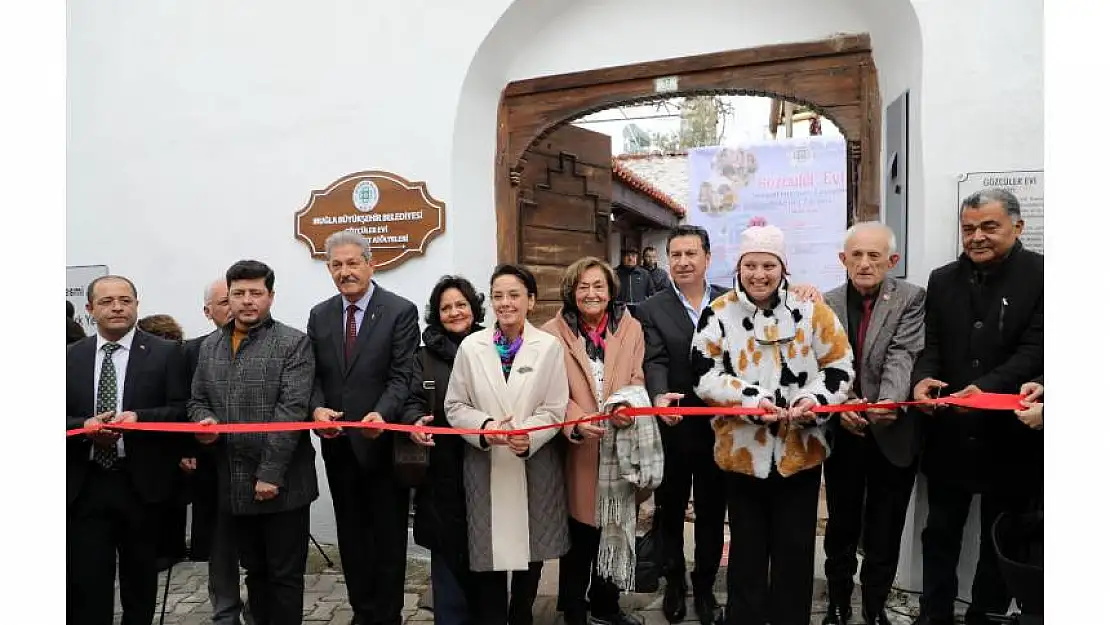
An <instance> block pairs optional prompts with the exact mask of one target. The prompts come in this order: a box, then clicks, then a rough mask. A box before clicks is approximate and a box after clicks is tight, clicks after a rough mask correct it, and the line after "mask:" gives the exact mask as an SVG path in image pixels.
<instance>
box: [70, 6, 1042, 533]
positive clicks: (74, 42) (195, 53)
mask: <svg viewBox="0 0 1110 625" xmlns="http://www.w3.org/2000/svg"><path fill="white" fill-rule="evenodd" d="M402 7H403V8H402ZM68 10H69V40H68V49H67V54H68V61H69V63H68V74H67V98H68V100H67V102H68V128H67V132H68V140H69V145H68V148H69V151H68V155H67V166H68V167H67V173H66V182H67V192H68V201H67V207H66V211H67V212H66V216H67V220H68V221H67V226H66V234H67V239H66V264H68V265H81V264H107V265H109V267H110V268H111V269H112V271H114V272H118V273H123V274H125V275H128V276H130V277H132V278H133V279H134V280H135V281H136V283H137V284H138V286H139V288H140V299H141V310H140V312H141V313H142V314H151V313H155V312H164V313H170V314H172V315H174V316H175V317H177V318H178V319H179V320H180V321H181V322H182V323H183V325H184V327H185V329H186V331H187V333H188V334H189V335H197V334H200V333H202V332H205V331H207V329H208V325H207V322H206V321H205V320H204V318H203V316H202V315H201V312H200V307H201V301H200V300H201V294H202V290H203V287H204V285H205V284H206V282H207V281H209V280H211V279H212V278H214V277H218V276H219V275H220V274H221V273H222V272H223V270H224V269H226V267H227V266H228V265H229V264H230V263H231V262H233V261H235V260H238V259H239V258H243V257H256V258H258V259H260V260H264V261H267V262H269V263H271V264H272V265H273V267H274V268H275V270H276V272H277V286H276V291H277V299H276V302H275V308H274V312H275V316H277V317H278V318H280V319H282V320H283V321H286V322H288V323H290V324H292V325H294V326H303V324H304V322H305V321H306V318H307V314H308V310H309V308H310V307H311V305H312V304H314V303H315V302H317V301H319V300H321V299H323V298H325V297H328V296H330V295H331V294H332V293H333V292H334V289H333V287H332V285H331V283H330V280H329V278H328V276H327V274H326V273H325V272H324V270H323V268H322V266H321V264H320V263H319V262H317V261H312V260H311V259H310V258H309V255H308V251H307V249H306V248H305V247H304V245H303V244H302V243H300V242H298V241H296V240H295V239H294V237H293V227H292V225H293V214H294V213H295V212H296V211H297V210H299V209H300V208H301V207H302V206H303V205H304V203H305V201H306V199H307V198H308V195H309V192H310V191H311V190H313V189H320V188H323V187H324V186H326V185H327V184H329V183H330V182H332V181H333V180H334V179H336V178H338V177H340V176H342V175H344V174H347V173H349V172H353V171H358V170H363V169H385V170H390V171H394V172H397V173H399V174H401V175H404V176H406V177H409V178H410V179H414V180H424V181H427V183H428V188H429V190H430V192H431V193H432V195H434V196H435V197H437V198H439V199H441V200H443V201H445V202H446V203H447V233H446V234H445V235H444V236H442V237H440V238H438V239H436V240H435V241H433V242H432V243H431V244H430V247H429V250H428V251H429V255H428V256H427V257H426V258H422V259H416V260H412V261H409V262H407V263H406V264H405V265H404V266H402V267H401V268H399V269H396V270H393V271H389V272H387V273H383V274H380V275H379V279H380V281H381V283H382V284H383V285H384V286H386V287H387V288H391V289H393V290H395V291H398V292H399V293H401V294H402V295H404V296H406V297H408V298H410V299H412V300H414V301H416V302H417V303H419V304H421V305H422V304H423V299H424V298H425V297H426V294H427V291H428V289H429V287H430V285H431V284H432V282H433V281H434V280H435V278H436V277H438V276H439V275H440V274H442V273H446V272H459V273H463V274H465V275H467V276H469V277H471V278H472V279H474V280H475V281H476V282H478V283H480V284H484V282H485V276H487V275H488V272H489V271H490V269H491V267H492V265H493V263H494V260H495V258H496V243H495V241H496V239H495V229H496V220H495V216H494V210H493V205H494V196H493V173H492V168H491V164H492V161H493V158H494V153H495V129H496V111H497V103H498V100H499V98H500V93H501V90H502V89H503V87H504V85H505V84H506V82H508V81H509V80H513V79H517V78H528V77H532V76H538V75H544V74H554V73H560V72H565V71H573V70H582V69H591V68H596V67H604V66H611V65H617V64H622V63H630V62H636V61H649V60H658V59H662V58H668V57H675V56H682V55H690V54H700V53H706V52H714V51H719V50H726V49H736V48H744V47H749V46H758V45H766V44H774V43H786V42H793V41H804V40H813V39H820V38H824V37H827V36H829V35H832V34H834V33H837V32H844V33H856V32H870V33H871V37H872V42H873V45H874V48H875V52H874V56H875V61H876V64H877V66H878V69H879V80H880V86H881V89H882V96H883V101H884V105H885V104H886V103H888V102H890V101H891V100H892V99H893V98H894V97H896V96H897V94H898V93H899V92H900V91H901V90H902V89H904V88H907V87H908V88H911V89H912V90H913V92H914V94H915V95H914V97H913V98H912V99H911V115H912V116H914V117H916V118H919V124H920V125H918V123H917V122H914V121H912V120H911V141H912V142H913V143H914V144H915V146H916V147H914V148H912V149H913V150H914V151H913V152H912V153H911V156H919V157H918V158H914V159H913V161H912V162H911V164H910V167H911V170H912V173H911V183H910V193H911V198H910V211H911V214H910V228H911V232H912V233H911V235H910V237H909V241H908V250H909V253H910V263H909V269H910V276H911V278H912V279H914V281H916V282H919V283H923V282H924V280H925V278H926V277H927V276H928V272H929V270H930V269H931V268H932V267H934V266H936V265H938V264H940V263H942V262H944V261H946V260H948V259H950V258H951V257H952V256H953V255H954V252H955V249H954V236H953V234H952V233H954V232H955V227H956V216H955V206H956V197H955V185H954V182H953V180H952V178H953V176H954V175H955V174H956V173H959V172H961V171H967V170H974V169H986V168H990V169H998V168H1008V167H1014V168H1037V167H1040V166H1041V164H1042V162H1043V156H1042V153H1043V145H1042V137H1041V135H1042V124H1043V106H1042V88H1041V74H1042V51H1041V48H1042V45H1041V34H1040V25H1041V21H1042V20H1041V13H1042V10H1041V3H1040V2H1039V1H1037V0H960V1H957V0H914V1H913V2H912V6H911V2H910V0H804V1H800V2H793V3H783V2H779V1H777V0H745V1H737V2H732V3H720V2H713V1H711V0H689V1H688V2H684V3H674V2H670V1H664V0H608V1H588V0H581V1H579V2H570V1H566V0H515V1H513V0H470V1H468V2H457V1H449V0H409V1H407V2H405V3H403V4H402V3H396V4H394V5H392V8H383V6H382V4H381V3H373V2H367V1H365V0H321V1H319V2H313V3H305V2H298V1H295V0H267V1H265V2H263V1H262V0H242V1H240V2H233V3H228V2H220V1H217V0H194V1H193V2H189V3H171V2H164V1H163V2H159V1H152V2H142V3H133V2H123V1H122V0H106V1H105V2H99V3H96V4H95V5H94V4H89V3H75V4H72V5H71V6H69V8H68ZM915 13H916V16H915ZM918 21H919V22H920V32H918V30H917V28H918V26H917V24H918ZM919 49H920V50H923V51H924V54H923V56H920V57H919ZM918 150H920V154H918ZM321 478H322V472H321ZM314 514H315V516H316V517H317V520H318V522H320V523H325V522H326V519H325V520H320V517H321V515H324V516H325V517H326V516H329V515H330V511H328V510H327V509H326V507H325V506H317V507H316V509H315V511H314ZM314 531H316V532H317V537H318V538H329V537H328V536H326V535H324V534H323V532H322V530H320V528H318V527H317V528H314Z"/></svg>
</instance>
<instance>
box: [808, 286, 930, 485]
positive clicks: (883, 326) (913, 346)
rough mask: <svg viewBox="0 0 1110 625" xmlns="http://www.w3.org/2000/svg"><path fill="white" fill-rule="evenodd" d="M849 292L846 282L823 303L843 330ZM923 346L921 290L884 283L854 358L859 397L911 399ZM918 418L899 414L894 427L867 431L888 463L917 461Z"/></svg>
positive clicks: (900, 464) (910, 413) (914, 414)
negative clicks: (857, 376)
mask: <svg viewBox="0 0 1110 625" xmlns="http://www.w3.org/2000/svg"><path fill="white" fill-rule="evenodd" d="M849 288H851V287H849V286H848V284H847V283H845V284H842V285H840V286H838V287H836V288H835V289H833V290H831V291H829V292H828V293H826V294H825V302H826V303H828V305H829V308H832V309H833V312H835V313H836V316H837V317H838V318H839V319H840V324H841V325H843V326H844V327H845V328H846V329H847V328H848V327H849V326H850V324H849V321H848V289H849ZM924 347H925V289H923V288H921V287H919V286H915V285H913V284H910V283H908V282H903V281H902V280H898V279H897V278H887V279H886V280H885V281H884V282H883V284H882V286H881V287H880V291H879V294H878V295H877V296H876V299H875V304H874V308H873V309H872V311H871V322H870V324H869V325H868V326H867V335H866V336H865V337H864V339H863V346H862V348H861V349H860V350H859V351H858V352H857V353H856V354H854V356H855V358H856V360H857V361H859V364H860V366H859V372H860V374H859V383H860V389H861V391H862V392H863V397H866V398H867V399H868V400H869V401H880V400H889V401H906V400H907V399H909V398H910V395H912V394H913V386H912V385H911V384H910V378H911V376H912V375H913V365H914V361H916V360H917V357H918V355H919V354H920V353H921V350H922V349H923V348H924ZM920 416H921V414H920V413H919V412H918V411H916V410H913V411H906V410H899V415H898V419H897V420H895V421H894V422H893V423H890V424H886V425H874V426H872V427H871V432H872V433H873V434H874V436H875V442H876V443H878V445H879V449H881V450H882V451H883V455H884V456H886V459H887V460H889V461H890V462H891V464H893V465H895V466H898V467H908V466H910V465H911V464H912V463H913V461H914V459H915V458H916V457H917V452H918V451H919V447H920V444H919V443H920V428H919V418H920ZM833 427H834V428H838V427H839V426H838V425H834V426H833ZM834 431H837V432H838V430H834ZM838 434H839V432H838ZM845 434H846V433H845ZM834 436H835V435H834ZM835 446H836V443H835V440H834V443H833V453H836V449H835Z"/></svg>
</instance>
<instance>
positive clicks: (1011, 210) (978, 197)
mask: <svg viewBox="0 0 1110 625" xmlns="http://www.w3.org/2000/svg"><path fill="white" fill-rule="evenodd" d="M993 202H998V203H1000V204H1002V208H1004V209H1006V214H1007V215H1009V216H1010V219H1013V220H1014V221H1021V202H1019V201H1018V199H1017V196H1016V195H1014V194H1013V193H1010V192H1009V191H1007V190H1006V189H1002V188H999V187H994V188H991V189H982V190H980V191H976V192H975V193H972V194H971V195H969V196H967V197H965V198H964V201H963V202H960V212H963V210H964V209H965V208H980V207H982V206H984V205H986V204H991V203H993Z"/></svg>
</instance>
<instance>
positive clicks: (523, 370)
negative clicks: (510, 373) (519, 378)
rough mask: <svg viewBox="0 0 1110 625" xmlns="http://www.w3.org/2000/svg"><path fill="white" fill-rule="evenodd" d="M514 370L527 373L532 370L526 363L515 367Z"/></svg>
mask: <svg viewBox="0 0 1110 625" xmlns="http://www.w3.org/2000/svg"><path fill="white" fill-rule="evenodd" d="M516 371H517V373H529V372H530V371H532V367H529V366H528V365H525V366H523V367H521V368H519V369H517V370H516Z"/></svg>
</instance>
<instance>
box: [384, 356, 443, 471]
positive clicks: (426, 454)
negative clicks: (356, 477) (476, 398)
mask: <svg viewBox="0 0 1110 625" xmlns="http://www.w3.org/2000/svg"><path fill="white" fill-rule="evenodd" d="M420 357H421V361H422V362H423V365H424V366H423V370H424V376H425V378H427V377H429V376H430V374H429V372H430V370H431V369H430V368H429V367H428V350H427V348H425V349H422V350H420ZM421 386H422V387H423V390H424V402H425V404H426V405H427V408H428V412H429V413H431V412H433V411H434V410H435V403H436V382H435V380H428V379H425V380H423V381H422V382H421ZM399 434H402V435H401V436H394V437H393V472H394V475H396V476H397V481H398V482H399V483H400V485H401V486H403V487H405V488H415V487H417V486H419V485H420V483H421V482H423V481H424V475H425V474H427V472H428V464H429V461H430V450H429V449H428V448H427V447H425V446H424V445H418V444H416V443H414V442H413V440H412V439H411V438H409V437H408V436H404V435H403V433H399Z"/></svg>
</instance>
